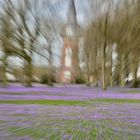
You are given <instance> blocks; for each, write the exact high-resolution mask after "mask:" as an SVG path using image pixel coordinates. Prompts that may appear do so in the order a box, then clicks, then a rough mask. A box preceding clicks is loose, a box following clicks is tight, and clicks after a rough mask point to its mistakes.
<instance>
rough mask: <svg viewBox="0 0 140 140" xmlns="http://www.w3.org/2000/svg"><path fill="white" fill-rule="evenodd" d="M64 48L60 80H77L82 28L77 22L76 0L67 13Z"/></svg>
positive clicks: (61, 81)
mask: <svg viewBox="0 0 140 140" xmlns="http://www.w3.org/2000/svg"><path fill="white" fill-rule="evenodd" d="M61 36H62V38H63V44H64V46H63V48H62V52H61V66H60V70H59V82H60V83H71V82H75V79H76V77H77V75H78V74H79V46H78V44H79V37H80V36H81V28H80V26H79V24H78V22H77V14H76V7H75V3H74V0H70V3H69V9H68V13H67V24H66V25H65V26H64V28H63V29H62V32H61Z"/></svg>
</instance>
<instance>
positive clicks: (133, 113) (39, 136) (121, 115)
mask: <svg viewBox="0 0 140 140" xmlns="http://www.w3.org/2000/svg"><path fill="white" fill-rule="evenodd" d="M63 89H65V88H62V89H61V88H58V90H57V88H55V89H53V88H52V89H48V90H49V92H48V91H46V92H44V91H43V93H37V92H35V91H34V92H35V93H26V94H25V93H19V94H21V95H19V96H20V97H19V96H18V95H17V94H13V92H12V93H10V92H9V91H8V92H9V93H8V94H7V93H6V94H5V93H4V92H1V93H0V97H1V98H0V140H139V139H140V99H139V98H138V99H137V98H132V99H131V98H130V97H131V96H126V95H129V94H127V93H122V96H120V94H119V93H117V94H116V93H113V91H112V93H110V91H109V93H108V94H112V95H113V96H110V97H109V95H108V94H107V93H103V92H100V93H99V94H103V95H100V96H97V89H95V90H93V89H90V88H89V89H87V88H83V89H82V90H81V89H80V88H79V87H76V88H68V90H67V91H64V90H63ZM70 89H71V92H70ZM80 90H81V92H77V91H80ZM92 90H93V91H94V92H91V91H92ZM88 91H89V92H88ZM6 92H7V91H6ZM84 93H85V94H84ZM95 94H96V96H95ZM118 94H119V97H120V98H119V97H118V98H117V99H116V98H112V97H116V96H117V95H118ZM123 94H125V96H124V97H128V98H122V97H123ZM56 95H57V98H54V96H56ZM59 95H60V96H59ZM114 95H115V96H114ZM135 95H136V94H135ZM40 96H41V98H38V99H37V97H40ZM64 96H65V98H64ZM75 96H76V97H75ZM77 96H82V97H83V98H77ZM87 96H89V97H90V96H91V98H86V97H87ZM25 97H26V98H25ZM43 97H44V99H43ZM58 97H59V98H58ZM99 97H100V98H99ZM101 97H102V98H101ZM103 97H106V98H103ZM135 97H137V96H135ZM11 98H12V99H11ZM48 98H52V99H48ZM68 99H69V100H68ZM76 99H78V100H76Z"/></svg>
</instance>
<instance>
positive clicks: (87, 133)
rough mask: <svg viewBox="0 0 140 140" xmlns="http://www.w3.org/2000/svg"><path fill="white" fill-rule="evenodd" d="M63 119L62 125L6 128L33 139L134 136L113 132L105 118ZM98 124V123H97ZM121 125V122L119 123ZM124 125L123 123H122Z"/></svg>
mask: <svg viewBox="0 0 140 140" xmlns="http://www.w3.org/2000/svg"><path fill="white" fill-rule="evenodd" d="M62 121H63V125H62V123H61V122H59V121H58V122H56V123H57V124H56V125H55V127H53V126H52V125H50V126H48V125H47V124H45V123H44V125H43V127H41V126H38V127H30V128H27V127H18V126H13V127H9V128H7V130H8V132H9V133H11V134H13V135H15V136H17V137H24V136H29V137H30V138H33V139H35V140H37V139H45V138H46V139H50V140H53V139H56V140H62V139H64V137H63V136H66V137H67V138H65V139H72V140H82V139H86V140H91V139H92V140H98V139H103V140H109V139H111V138H112V139H114V140H120V139H122V140H123V139H129V140H133V138H134V136H133V134H131V133H127V132H125V133H122V132H121V131H118V132H115V131H114V130H113V129H112V128H111V127H109V126H108V123H109V122H108V121H107V120H100V121H88V120H77V121H76V120H75V121H71V120H67V121H64V120H62ZM112 121H113V120H112ZM116 123H118V122H116V121H115V120H114V121H113V122H112V126H114V124H116ZM99 124H100V125H99ZM121 125H123V124H121ZM124 125H125V124H124Z"/></svg>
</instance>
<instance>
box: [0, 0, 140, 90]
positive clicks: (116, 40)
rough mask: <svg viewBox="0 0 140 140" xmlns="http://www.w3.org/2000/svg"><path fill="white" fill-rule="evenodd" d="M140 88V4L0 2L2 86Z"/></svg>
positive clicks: (129, 0) (114, 0)
mask: <svg viewBox="0 0 140 140" xmlns="http://www.w3.org/2000/svg"><path fill="white" fill-rule="evenodd" d="M13 82H15V83H17V82H18V83H21V84H22V85H24V86H28V87H31V86H32V83H35V82H36V83H41V84H48V85H50V86H53V84H54V83H58V84H75V83H76V84H86V85H88V86H90V85H93V86H95V87H98V86H99V87H101V88H102V89H104V90H105V89H107V87H114V86H120V87H125V86H130V87H138V86H139V85H140V1H139V0H121V1H120V0H0V83H1V86H4V87H7V86H8V84H10V83H13Z"/></svg>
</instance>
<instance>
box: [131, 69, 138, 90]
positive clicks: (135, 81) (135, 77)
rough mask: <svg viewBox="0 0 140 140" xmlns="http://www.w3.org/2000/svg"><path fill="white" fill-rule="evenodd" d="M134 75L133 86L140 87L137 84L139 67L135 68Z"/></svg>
mask: <svg viewBox="0 0 140 140" xmlns="http://www.w3.org/2000/svg"><path fill="white" fill-rule="evenodd" d="M132 75H133V81H132V87H133V88H137V87H138V84H137V68H134V69H133V71H132Z"/></svg>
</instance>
